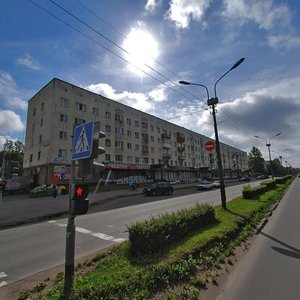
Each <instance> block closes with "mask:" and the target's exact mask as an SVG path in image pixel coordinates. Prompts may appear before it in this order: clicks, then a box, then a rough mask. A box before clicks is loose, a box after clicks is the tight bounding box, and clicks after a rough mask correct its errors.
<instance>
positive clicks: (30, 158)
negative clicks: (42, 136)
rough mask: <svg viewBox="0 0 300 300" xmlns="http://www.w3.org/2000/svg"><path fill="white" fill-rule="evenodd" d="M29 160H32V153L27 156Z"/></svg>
mask: <svg viewBox="0 0 300 300" xmlns="http://www.w3.org/2000/svg"><path fill="white" fill-rule="evenodd" d="M29 162H32V154H30V156H29Z"/></svg>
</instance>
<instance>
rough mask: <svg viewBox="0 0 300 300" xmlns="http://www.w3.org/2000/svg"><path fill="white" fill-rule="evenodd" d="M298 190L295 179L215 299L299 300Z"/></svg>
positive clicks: (299, 243)
mask: <svg viewBox="0 0 300 300" xmlns="http://www.w3.org/2000/svg"><path fill="white" fill-rule="evenodd" d="M299 192H300V178H297V179H296V180H295V181H294V182H293V184H292V186H291V187H290V189H289V190H288V192H287V194H286V195H285V197H284V199H283V200H282V201H281V202H280V204H279V206H278V207H277V208H276V210H275V211H274V212H273V215H272V218H270V219H269V222H268V223H267V224H266V226H265V227H264V228H263V230H262V231H261V232H260V233H259V235H258V237H257V238H256V239H255V241H254V244H253V245H252V246H251V248H250V250H249V252H247V254H246V255H245V256H244V257H243V259H242V260H241V261H240V262H239V263H238V264H237V265H236V266H235V268H234V272H233V273H231V274H230V276H229V279H228V281H227V283H226V285H225V288H224V291H223V293H222V294H220V295H219V297H218V298H217V300H240V299H243V300H296V299H300V284H299V283H300V234H299V231H300V217H299V215H300V198H299Z"/></svg>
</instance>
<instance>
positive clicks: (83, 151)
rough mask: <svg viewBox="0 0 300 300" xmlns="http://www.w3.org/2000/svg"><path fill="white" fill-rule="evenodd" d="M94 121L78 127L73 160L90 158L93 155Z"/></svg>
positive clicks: (74, 141)
mask: <svg viewBox="0 0 300 300" xmlns="http://www.w3.org/2000/svg"><path fill="white" fill-rule="evenodd" d="M93 132H94V121H90V122H87V123H84V124H81V125H79V126H77V127H76V128H75V130H74V138H73V147H72V160H76V159H83V158H89V157H90V156H91V153H92V143H93Z"/></svg>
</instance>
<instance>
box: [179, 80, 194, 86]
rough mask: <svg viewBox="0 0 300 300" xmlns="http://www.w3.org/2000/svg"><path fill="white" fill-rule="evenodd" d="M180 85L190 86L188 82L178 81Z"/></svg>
mask: <svg viewBox="0 0 300 300" xmlns="http://www.w3.org/2000/svg"><path fill="white" fill-rule="evenodd" d="M179 83H180V84H185V85H190V84H191V83H190V82H188V81H184V80H180V81H179Z"/></svg>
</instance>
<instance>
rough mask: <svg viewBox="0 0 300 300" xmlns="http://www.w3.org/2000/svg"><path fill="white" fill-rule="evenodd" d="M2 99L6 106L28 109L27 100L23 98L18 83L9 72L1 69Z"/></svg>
mask: <svg viewBox="0 0 300 300" xmlns="http://www.w3.org/2000/svg"><path fill="white" fill-rule="evenodd" d="M0 100H2V101H1V102H2V105H3V103H5V105H6V107H15V108H18V109H22V110H26V109H27V102H26V101H24V100H22V98H21V96H20V92H19V91H18V87H17V84H16V83H15V81H14V80H13V78H12V77H11V76H10V75H9V74H8V73H6V72H3V71H0Z"/></svg>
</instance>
